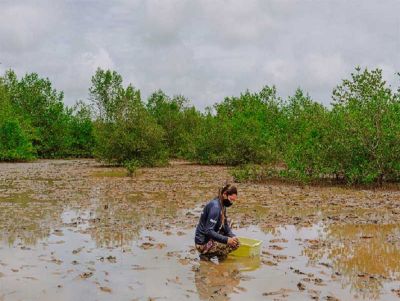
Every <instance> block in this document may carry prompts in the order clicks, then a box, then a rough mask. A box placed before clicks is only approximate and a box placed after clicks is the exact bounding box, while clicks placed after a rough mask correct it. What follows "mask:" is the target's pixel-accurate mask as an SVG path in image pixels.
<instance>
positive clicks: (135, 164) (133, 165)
mask: <svg viewBox="0 0 400 301" xmlns="http://www.w3.org/2000/svg"><path fill="white" fill-rule="evenodd" d="M123 166H124V167H125V168H126V170H127V172H128V176H129V177H131V176H133V175H134V174H135V173H136V171H137V169H138V168H139V166H140V162H139V161H138V160H135V159H133V160H127V161H125V162H124V163H123Z"/></svg>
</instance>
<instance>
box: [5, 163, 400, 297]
mask: <svg viewBox="0 0 400 301" xmlns="http://www.w3.org/2000/svg"><path fill="white" fill-rule="evenodd" d="M115 170H117V171H118V172H119V173H120V172H121V170H120V169H107V168H104V167H101V166H99V165H98V164H96V163H95V162H94V161H91V160H70V161H69V160H67V161H40V162H35V163H24V164H0V181H1V183H0V187H1V190H0V200H1V201H0V300H59V301H62V300H110V299H114V300H158V299H160V300H210V299H211V300H337V299H338V300H353V299H360V300H370V299H376V300H393V299H394V298H398V295H397V294H399V293H400V291H399V288H400V242H399V237H400V227H399V223H398V219H397V218H398V217H397V215H398V212H399V208H398V205H397V204H398V203H399V202H398V201H399V193H398V192H397V191H391V192H387V191H359V190H358V191H351V190H345V189H338V188H307V187H306V188H304V187H303V188H301V187H295V186H285V185H283V184H282V185H250V184H249V185H248V184H239V185H238V186H239V197H240V200H239V202H238V203H237V204H235V206H233V207H232V208H230V209H229V216H230V217H232V218H233V219H234V221H235V228H234V232H235V233H236V234H237V235H238V236H246V237H251V238H257V239H260V240H262V241H263V245H262V253H261V255H260V257H256V258H237V257H232V256H230V257H228V259H227V260H225V261H223V262H218V261H217V260H213V261H211V262H209V261H200V260H199V258H198V254H197V253H196V250H195V249H194V247H193V234H194V227H195V225H196V223H197V220H198V217H199V215H200V212H201V208H202V206H203V205H204V203H205V200H207V199H210V198H212V197H213V195H214V192H215V190H216V187H215V186H216V184H215V182H218V181H221V182H222V180H223V179H226V178H228V177H229V176H228V175H227V173H226V169H224V168H222V167H209V166H196V165H188V164H184V163H183V162H178V163H176V164H173V165H172V166H170V167H167V168H159V169H143V170H141V171H140V173H139V174H138V175H137V176H136V177H133V178H129V177H122V176H121V177H120V176H115ZM110 174H111V175H112V176H110ZM61 175H62V176H61ZM43 179H46V180H43ZM49 179H50V180H49ZM51 179H54V180H51ZM158 179H159V180H158ZM194 179H196V181H195V185H194ZM13 196H14V197H13ZM367 200H369V202H367ZM335 298H336V299H335Z"/></svg>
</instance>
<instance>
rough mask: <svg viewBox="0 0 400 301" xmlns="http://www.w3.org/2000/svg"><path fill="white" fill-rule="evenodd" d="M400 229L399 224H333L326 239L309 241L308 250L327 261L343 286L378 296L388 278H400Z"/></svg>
mask: <svg viewBox="0 0 400 301" xmlns="http://www.w3.org/2000/svg"><path fill="white" fill-rule="evenodd" d="M399 231H400V228H399V225H376V224H366V225H329V226H327V227H326V240H321V241H319V240H315V241H309V242H308V247H307V248H306V249H305V250H304V254H305V255H307V256H308V257H309V258H310V259H311V262H314V263H317V262H321V261H325V262H326V261H327V263H328V264H329V265H331V266H332V269H333V270H334V271H335V272H336V275H337V276H338V277H340V279H341V283H342V286H343V287H350V289H351V291H352V292H354V293H356V294H358V295H360V296H362V297H363V298H374V299H376V298H379V297H380V294H381V291H382V288H383V285H384V283H385V282H389V281H393V280H399V279H400V249H399V243H398V241H397V242H396V241H395V239H396V238H398V237H399V233H400V232H399ZM393 239H394V240H393Z"/></svg>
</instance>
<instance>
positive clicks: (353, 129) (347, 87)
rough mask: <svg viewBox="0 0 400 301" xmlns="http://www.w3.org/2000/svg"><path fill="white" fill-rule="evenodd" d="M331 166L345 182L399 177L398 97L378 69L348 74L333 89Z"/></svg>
mask: <svg viewBox="0 0 400 301" xmlns="http://www.w3.org/2000/svg"><path fill="white" fill-rule="evenodd" d="M333 101H334V102H333V106H334V107H333V110H332V126H331V129H332V130H331V132H330V135H332V136H333V137H334V138H335V139H333V141H332V143H333V147H332V149H333V150H334V152H333V156H332V158H330V163H331V169H332V170H333V171H334V172H335V173H336V174H338V175H341V176H342V177H343V178H344V180H345V181H346V182H348V183H373V182H378V183H382V182H383V181H384V180H399V178H400V169H399V167H400V166H399V162H400V98H399V95H398V94H396V93H394V92H392V91H391V89H390V88H389V87H388V86H387V84H386V82H385V81H384V80H383V78H382V71H381V70H379V69H376V70H372V71H369V70H368V69H365V70H363V71H361V69H360V68H357V69H356V73H353V74H351V79H346V80H343V82H342V84H341V85H339V86H337V88H336V89H335V90H334V92H333Z"/></svg>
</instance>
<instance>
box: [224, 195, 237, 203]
mask: <svg viewBox="0 0 400 301" xmlns="http://www.w3.org/2000/svg"><path fill="white" fill-rule="evenodd" d="M226 198H227V199H228V200H230V201H231V202H232V203H235V202H236V199H237V194H231V195H227V196H226Z"/></svg>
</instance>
